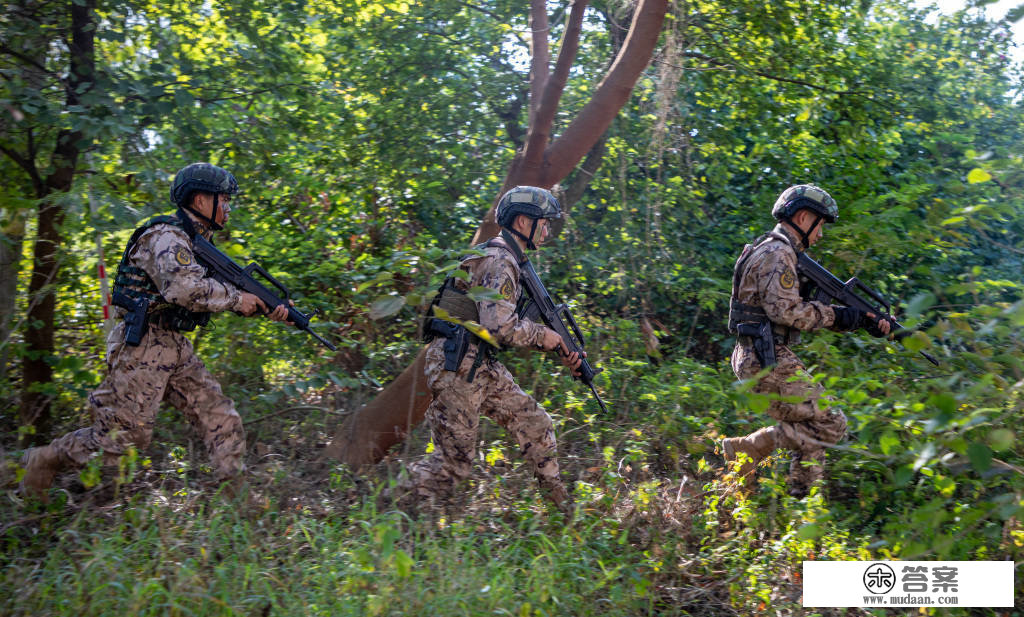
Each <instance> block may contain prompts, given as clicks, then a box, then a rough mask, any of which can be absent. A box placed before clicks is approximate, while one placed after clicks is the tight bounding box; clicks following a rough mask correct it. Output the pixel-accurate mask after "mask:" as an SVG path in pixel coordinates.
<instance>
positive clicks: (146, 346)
mask: <svg viewBox="0 0 1024 617" xmlns="http://www.w3.org/2000/svg"><path fill="white" fill-rule="evenodd" d="M167 334H168V333H166V332H165V331H162V330H158V329H150V332H149V334H147V335H146V336H145V337H143V339H142V344H141V345H139V346H137V347H131V346H128V345H124V344H123V343H122V340H123V324H120V323H119V324H118V325H117V327H115V329H114V330H113V331H112V332H111V335H110V337H109V338H108V344H107V367H108V372H107V376H106V378H104V380H103V382H102V383H100V385H99V387H98V388H96V390H94V391H93V393H92V394H90V395H89V405H90V407H91V415H92V419H93V423H92V425H91V426H88V427H85V428H80V429H78V430H76V431H72V432H70V433H68V434H66V435H64V436H63V437H59V438H57V439H55V440H53V441H52V442H50V444H49V445H47V446H43V448H33V449H32V450H30V451H29V452H27V453H26V454H25V459H24V464H25V465H26V467H25V469H26V473H25V477H24V480H23V487H24V488H25V489H26V490H27V491H29V492H32V493H35V494H39V493H41V492H42V491H43V490H45V489H46V488H48V487H49V486H50V484H51V483H52V482H53V478H54V476H55V474H56V473H58V472H59V471H60V470H61V469H64V468H75V467H81V466H82V465H85V463H86V462H88V460H89V458H91V457H92V455H93V454H94V453H96V452H99V451H101V450H102V451H103V452H104V454H105V455H106V456H118V455H121V454H124V452H125V451H126V450H127V448H128V447H129V446H132V445H134V446H136V447H137V448H139V449H142V448H145V447H146V446H148V445H149V442H150V440H151V439H152V437H153V427H154V425H155V422H156V413H157V410H158V409H159V406H160V401H161V400H162V399H163V396H164V390H165V387H166V385H167V380H168V379H169V378H170V375H171V371H172V370H173V367H174V366H175V365H176V364H177V360H178V348H177V345H176V344H175V342H174V341H173V340H172V339H171V338H170V337H169V336H167Z"/></svg>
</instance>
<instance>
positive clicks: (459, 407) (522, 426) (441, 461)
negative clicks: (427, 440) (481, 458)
mask: <svg viewBox="0 0 1024 617" xmlns="http://www.w3.org/2000/svg"><path fill="white" fill-rule="evenodd" d="M443 344H444V340H443V339H442V340H435V341H433V342H432V343H431V344H430V345H429V346H428V347H427V351H426V354H427V357H426V362H425V364H424V372H425V373H426V376H427V385H428V386H430V390H431V392H432V393H433V395H434V400H433V401H432V402H431V403H430V407H429V408H428V409H427V413H426V417H427V419H428V420H429V421H430V429H431V431H430V435H431V439H432V440H433V442H434V451H433V452H431V453H430V454H429V455H427V456H426V457H424V458H423V459H420V460H419V461H416V462H415V463H412V464H411V465H409V467H408V477H407V478H404V479H403V481H402V483H401V485H402V488H404V489H406V490H414V491H415V492H416V493H417V494H418V495H419V496H420V497H430V496H436V497H439V498H444V497H446V496H448V495H450V494H451V493H452V491H453V489H454V487H455V484H456V483H457V482H458V481H459V480H462V479H463V478H465V477H467V476H468V475H469V473H470V469H471V466H472V462H473V457H474V455H475V453H476V442H477V428H478V427H479V425H480V414H481V413H482V414H485V415H486V416H487V417H488V418H491V419H492V420H494V421H495V422H497V423H498V424H499V425H500V426H502V427H503V428H504V429H505V430H506V431H508V432H509V433H511V434H512V435H513V436H514V437H515V438H516V441H517V442H518V443H519V447H520V449H521V450H520V454H521V455H522V456H523V458H525V459H526V460H527V461H529V462H530V464H531V465H532V467H533V472H534V475H535V476H536V477H537V480H538V482H539V483H540V485H541V488H542V490H545V491H549V490H553V489H555V490H564V488H563V486H562V481H561V479H560V478H559V476H558V461H557V459H556V458H555V454H556V443H555V431H554V426H553V425H552V423H551V416H549V415H548V414H547V412H545V411H544V408H542V407H541V406H540V405H538V404H537V401H535V400H533V397H531V396H530V395H528V394H526V393H525V392H523V390H522V389H521V388H520V387H519V386H518V385H517V384H516V382H515V380H514V379H513V378H512V375H511V374H510V373H509V372H508V369H506V368H505V367H504V366H503V365H502V364H501V363H500V362H498V361H497V360H494V361H490V362H488V361H484V362H483V364H481V365H480V367H479V368H478V369H477V371H476V376H475V377H474V378H473V382H472V383H468V382H467V381H466V375H468V374H469V372H470V370H471V368H472V364H473V361H474V359H475V357H476V350H475V348H472V349H470V352H469V353H467V354H466V357H465V358H464V359H463V361H462V365H461V366H460V367H459V370H458V371H446V370H444V351H443V349H442V347H443Z"/></svg>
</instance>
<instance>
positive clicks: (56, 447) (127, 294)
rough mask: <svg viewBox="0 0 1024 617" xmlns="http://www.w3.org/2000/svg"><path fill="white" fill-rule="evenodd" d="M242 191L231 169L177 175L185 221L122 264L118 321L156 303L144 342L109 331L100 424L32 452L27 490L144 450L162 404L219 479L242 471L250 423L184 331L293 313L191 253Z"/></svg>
mask: <svg viewBox="0 0 1024 617" xmlns="http://www.w3.org/2000/svg"><path fill="white" fill-rule="evenodd" d="M237 191H238V184H237V183H236V181H235V178H234V176H232V175H231V174H230V173H229V172H227V171H226V170H224V169H221V168H220V167H216V166H214V165H210V164H206V163H195V164H192V165H189V166H187V167H185V168H183V169H181V170H180V171H179V172H178V174H177V175H176V176H175V179H174V185H173V188H172V189H171V200H172V201H173V202H174V203H175V204H176V205H177V206H178V212H177V215H176V216H160V217H156V218H154V219H151V220H150V221H148V222H146V223H145V224H144V225H143V226H142V227H140V228H139V229H137V230H136V231H135V233H134V234H133V235H132V238H131V240H130V241H129V242H128V246H127V248H126V249H125V252H124V255H123V257H122V259H121V263H120V264H119V265H118V273H117V277H116V279H115V282H114V297H115V304H116V305H118V309H117V314H118V316H119V317H125V316H126V314H130V311H129V310H128V309H133V308H137V307H140V306H145V305H144V304H137V303H140V302H145V301H148V303H149V304H148V311H146V312H145V316H146V319H145V322H146V325H145V326H144V327H143V328H142V330H141V332H142V335H141V339H138V340H137V341H132V340H126V329H128V328H129V326H128V324H127V322H126V321H119V322H118V323H117V325H116V326H115V327H114V328H113V329H112V330H111V332H110V334H109V336H108V337H107V368H108V373H107V376H106V378H105V379H104V380H103V383H101V384H100V386H99V387H98V388H97V389H96V390H95V391H94V392H93V393H92V394H91V395H90V396H89V404H90V407H91V415H92V420H93V424H92V426H89V427H86V428H81V429H78V430H76V431H73V432H71V433H68V434H67V435H64V436H63V437H60V438H58V439H55V440H54V441H52V442H51V443H50V444H49V445H46V446H43V447H39V448H32V449H30V450H29V451H28V452H26V453H25V456H24V458H23V459H22V465H23V466H24V467H25V475H24V477H23V479H22V483H21V486H22V491H23V492H24V493H26V494H28V495H30V496H35V497H39V498H43V499H45V491H46V489H47V488H49V487H50V485H51V484H52V483H53V479H54V477H55V475H56V474H57V473H58V472H60V471H61V470H63V469H67V468H77V467H81V466H82V465H84V464H85V463H86V462H87V461H88V460H89V458H91V457H92V456H93V454H94V453H96V452H99V451H102V452H103V454H104V458H105V460H106V461H107V462H110V460H111V459H114V458H116V457H117V456H119V455H121V454H124V453H125V451H126V450H127V448H128V447H129V446H135V447H137V448H139V449H142V448H145V447H146V446H147V445H148V444H149V442H150V440H151V439H152V436H153V427H154V424H155V420H156V414H157V411H158V410H159V407H160V403H161V402H162V401H167V402H168V403H170V404H171V405H173V406H174V407H176V408H178V409H179V410H180V411H181V412H182V413H184V414H185V417H186V418H188V420H189V422H190V423H191V424H192V425H193V426H194V427H195V428H196V429H197V430H198V432H199V434H200V435H201V436H202V438H203V441H204V443H205V444H206V446H207V448H208V449H209V451H210V458H211V463H212V466H213V469H214V474H215V477H216V478H217V479H218V480H229V479H234V478H236V477H237V476H239V474H240V472H241V471H242V470H243V469H244V465H243V463H242V455H243V454H244V451H245V432H244V431H243V429H242V419H241V417H240V416H239V415H238V412H236V411H235V405H234V403H233V402H232V401H231V399H229V398H228V397H226V396H224V393H223V392H221V388H220V384H218V383H217V380H216V379H214V377H213V376H212V375H211V374H210V372H209V371H208V370H207V369H206V367H205V366H204V365H203V363H202V361H201V360H200V359H199V358H198V357H197V356H196V355H195V352H194V351H193V349H192V344H191V342H190V341H189V339H188V338H186V337H185V335H184V334H182V331H188V330H193V329H195V327H196V326H197V325H206V323H207V322H208V321H209V317H210V314H211V313H217V312H220V311H228V310H231V311H235V312H237V313H240V314H242V315H255V314H257V313H261V314H264V313H265V314H267V317H269V318H270V319H273V320H275V321H285V320H286V319H287V315H288V310H287V307H285V306H284V305H281V306H278V307H275V308H274V310H273V311H268V309H267V307H266V306H265V305H264V304H263V302H261V301H260V300H259V298H257V297H256V296H254V295H252V294H249V293H246V292H243V291H240V290H239V289H238V288H236V287H234V286H233V285H231V284H229V283H224V282H220V281H218V280H215V279H213V278H210V277H208V276H207V273H206V269H205V268H203V266H201V265H200V264H198V263H197V262H196V259H195V256H194V255H193V252H192V240H191V238H193V237H194V234H202V235H203V236H204V237H206V238H210V236H211V235H212V233H213V231H214V230H219V229H222V228H223V227H222V226H223V224H224V223H225V222H226V221H227V219H228V212H229V211H230V206H229V202H230V198H231V195H233V194H235V193H237ZM141 310H142V309H140V311H141ZM129 338H130V337H129ZM133 343H134V344H133Z"/></svg>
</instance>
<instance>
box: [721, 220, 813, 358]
mask: <svg viewBox="0 0 1024 617" xmlns="http://www.w3.org/2000/svg"><path fill="white" fill-rule="evenodd" d="M771 240H779V241H781V242H783V243H785V245H786V246H787V247H788V248H789V250H791V251H793V253H794V254H795V253H796V249H795V248H793V244H792V242H790V240H789V238H787V237H786V236H784V235H782V234H780V233H778V232H776V231H769V232H768V233H766V234H764V235H763V236H760V237H759V238H757V239H756V240H754V241H753V242H751V243H750V244H748V245H746V246H744V247H743V252H742V253H740V258H739V259H738V260H737V261H736V267H735V268H734V269H733V275H732V295H731V296H730V297H729V332H730V333H732V334H737V333H739V334H740V338H741V341H740V342H741V343H742V342H744V341H743V340H742V339H743V338H744V337H746V336H747V334H746V332H740V330H744V331H746V330H747V328H740V326H741V324H765V323H767V324H770V328H771V333H772V338H773V339H774V343H775V344H776V345H793V344H796V343H799V342H800V330H798V329H796V328H790V327H788V326H784V325H782V324H778V323H775V322H773V321H771V320H770V319H769V318H768V314H767V313H765V311H764V308H762V307H761V306H760V305H757V304H746V303H743V302H740V300H739V289H740V282H741V281H742V280H743V276H744V275H745V274H746V272H747V264H748V263H749V261H750V258H751V257H753V255H754V253H755V252H756V251H757V250H758V249H759V248H761V247H762V246H764V244H765V243H767V242H769V241H771ZM800 289H801V297H804V299H806V297H805V296H804V291H803V290H804V285H801V286H800Z"/></svg>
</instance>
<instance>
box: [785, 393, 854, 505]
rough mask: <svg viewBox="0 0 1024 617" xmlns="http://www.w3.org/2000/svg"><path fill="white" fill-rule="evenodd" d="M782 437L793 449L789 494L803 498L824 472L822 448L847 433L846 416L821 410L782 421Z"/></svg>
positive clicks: (833, 411)
mask: <svg viewBox="0 0 1024 617" xmlns="http://www.w3.org/2000/svg"><path fill="white" fill-rule="evenodd" d="M779 429H780V431H781V434H782V439H783V440H784V441H785V442H786V444H787V446H786V447H788V448H790V449H791V450H793V460H792V462H791V463H790V470H789V494H790V495H792V496H794V497H797V498H802V497H804V496H806V495H807V493H808V492H810V490H811V486H812V485H813V484H814V483H815V482H817V481H818V480H819V479H821V477H822V475H823V474H824V463H825V450H826V447H827V446H829V445H833V444H836V443H839V441H840V440H841V439H842V438H843V435H844V434H845V433H846V416H844V415H843V413H842V412H840V411H838V410H827V411H824V410H823V411H820V412H819V414H818V416H817V417H816V418H814V419H812V420H808V421H806V422H783V423H781V424H780V425H779Z"/></svg>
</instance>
